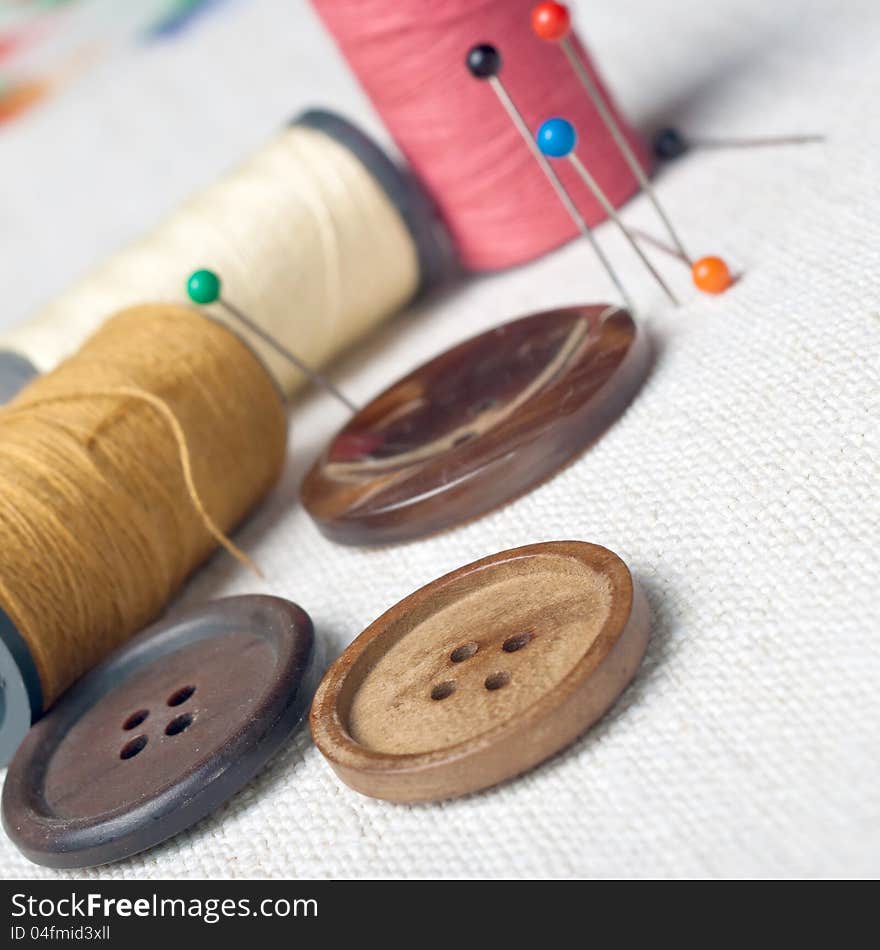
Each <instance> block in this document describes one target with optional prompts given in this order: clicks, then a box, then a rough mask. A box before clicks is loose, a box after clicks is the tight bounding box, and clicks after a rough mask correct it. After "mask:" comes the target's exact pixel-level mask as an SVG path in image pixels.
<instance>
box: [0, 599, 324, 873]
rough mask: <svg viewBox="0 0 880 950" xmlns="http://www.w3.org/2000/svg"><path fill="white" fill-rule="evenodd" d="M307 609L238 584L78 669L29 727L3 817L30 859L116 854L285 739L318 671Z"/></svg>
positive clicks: (234, 780) (204, 806)
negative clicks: (233, 591)
mask: <svg viewBox="0 0 880 950" xmlns="http://www.w3.org/2000/svg"><path fill="white" fill-rule="evenodd" d="M316 679H317V676H316V659H315V650H314V648H313V632H312V623H311V621H310V620H309V617H308V616H307V615H306V613H305V612H304V611H303V610H302V609H301V608H299V607H297V606H296V605H295V604H291V603H289V602H288V601H285V600H281V599H280V598H277V597H259V596H253V597H232V598H228V599H225V600H217V601H214V602H212V603H210V604H207V605H205V606H203V607H200V608H198V609H195V610H190V611H189V612H187V613H184V614H182V615H180V616H179V617H177V618H176V619H175V620H173V621H171V622H165V623H159V624H156V625H155V626H153V627H151V628H149V629H148V630H146V631H145V632H144V633H142V634H140V635H139V636H137V637H135V638H134V639H133V640H131V641H129V642H128V643H127V644H126V645H125V646H124V647H122V648H121V649H119V650H117V651H116V652H115V653H113V654H112V655H111V656H110V657H108V658H107V659H106V660H105V661H104V662H103V663H101V664H100V665H99V666H97V667H96V668H95V669H94V670H92V671H91V672H90V673H88V674H87V675H86V676H84V677H83V678H82V679H81V680H79V681H78V682H77V683H76V684H75V685H74V686H73V687H72V688H71V689H70V690H68V692H67V693H65V694H64V696H62V697H61V699H60V700H59V701H58V703H57V704H56V705H55V706H54V707H53V708H52V709H51V710H50V711H49V713H48V714H47V715H46V716H44V717H43V718H42V719H41V720H40V721H39V722H38V723H37V724H36V725H35V726H33V728H32V729H31V730H30V732H29V733H28V734H27V736H26V737H25V740H24V742H23V743H22V745H21V746H20V748H19V750H18V752H17V753H16V755H15V757H14V759H13V760H12V764H11V765H10V767H9V772H8V773H7V776H6V783H5V785H4V788H3V824H4V827H5V829H6V833H7V834H8V835H9V837H10V838H11V839H12V841H13V843H14V844H15V845H16V846H17V847H18V848H19V850H20V851H22V853H23V854H24V855H25V856H26V857H28V858H29V859H30V860H31V861H34V862H36V863H37V864H45V865H48V866H49V867H56V868H78V867H91V866H93V865H97V864H105V863H107V862H108V861H117V860H119V859H120V858H125V857H128V856H129V855H132V854H135V853H137V852H139V851H143V850H145V849H146V848H150V847H152V846H153V845H156V844H158V843H159V842H160V841H164V840H165V839H166V838H170V837H171V836H172V835H175V834H177V833H178V832H180V831H183V830H184V829H185V828H188V827H189V826H190V825H192V824H193V823H195V822H196V821H198V820H199V819H200V818H203V817H204V816H205V815H207V814H209V813H210V812H212V811H213V810H214V809H215V808H217V807H218V806H219V805H221V804H222V803H223V802H225V801H226V800H227V799H228V798H230V797H231V796H232V795H233V794H235V792H237V791H238V790H239V789H240V788H241V787H242V786H243V785H245V784H246V783H247V782H248V780H249V779H250V778H251V777H252V776H253V775H254V774H255V773H256V772H257V771H258V770H259V769H260V768H261V767H262V766H263V765H264V764H265V763H266V762H267V761H268V760H269V759H270V758H271V756H272V755H274V754H275V752H277V751H278V750H279V749H280V747H281V746H282V745H284V743H285V742H286V741H287V740H288V738H289V736H290V734H291V732H292V731H293V729H294V728H295V726H296V725H297V723H298V722H299V721H300V719H301V717H302V714H303V712H304V710H305V708H306V705H307V703H308V701H309V699H310V698H311V693H312V687H313V685H314V682H315V681H316Z"/></svg>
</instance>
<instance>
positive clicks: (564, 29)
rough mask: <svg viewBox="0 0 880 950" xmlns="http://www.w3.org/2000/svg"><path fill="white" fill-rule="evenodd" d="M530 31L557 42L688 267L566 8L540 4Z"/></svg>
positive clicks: (681, 244) (676, 235)
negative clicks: (587, 63) (575, 40)
mask: <svg viewBox="0 0 880 950" xmlns="http://www.w3.org/2000/svg"><path fill="white" fill-rule="evenodd" d="M532 29H533V30H534V32H535V34H536V35H537V36H538V37H540V38H541V39H542V40H547V41H549V42H554V43H559V46H560V48H561V49H562V52H563V53H564V54H565V58H566V59H567V60H568V62H569V65H570V66H571V68H572V69H573V70H574V73H575V75H576V76H577V78H578V80H579V82H580V84H581V85H582V86H583V87H584V89H585V90H586V93H587V95H588V96H589V97H590V99H591V101H592V103H593V105H594V106H595V107H596V110H597V112H598V113H599V117H600V118H601V119H602V122H603V123H604V124H605V127H606V128H607V129H608V131H609V132H610V133H611V137H612V138H613V139H614V142H615V144H616V145H617V147H618V149H619V150H620V153H621V155H623V158H624V160H625V161H626V163H627V165H629V167H630V169H631V170H632V173H633V174H634V175H635V176H636V180H637V181H638V183H639V187H640V188H641V189H642V191H643V192H644V193H645V194H646V195H647V196H648V199H649V200H650V202H651V204H653V205H654V208H655V210H656V211H657V214H658V215H659V217H660V219H661V221H662V222H663V224H664V226H665V227H666V230H667V231H668V232H669V237H670V238H671V240H672V243H673V244H674V245H675V246H676V248H677V249H678V251H679V253H680V254H681V256H682V257H683V258H684V259H685V260H686V261H687V262H688V263H689V264H690V263H691V257H690V255H689V254H688V253H687V251H686V250H685V249H684V244H683V243H682V241H681V238H680V237H679V236H678V232H677V231H676V230H675V228H674V227H673V226H672V222H671V221H670V220H669V217H668V216H667V214H666V212H665V211H664V210H663V206H662V205H661V204H660V200H659V198H658V197H657V193H656V191H655V190H654V187H653V185H652V184H651V181H650V179H649V178H648V176H647V174H646V173H645V170H644V168H642V163H641V162H640V161H639V160H638V158H637V157H636V154H635V152H634V151H633V150H632V146H631V145H630V144H629V142H628V141H627V140H626V136H625V135H624V134H623V130H622V129H621V128H620V125H619V123H618V122H617V119H615V118H614V115H613V114H612V112H611V110H610V109H609V108H608V106H607V104H606V102H605V100H604V99H603V98H602V94H601V93H600V92H599V87H598V86H597V85H596V83H595V81H594V80H593V77H592V76H591V75H590V74H589V72H588V71H587V69H586V68H585V67H584V64H583V63H582V62H581V60H580V58H579V57H578V55H577V53H576V52H575V50H574V46H573V45H572V42H571V15H570V14H569V12H568V8H567V7H566V6H565V5H564V4H561V3H539V4H538V6H536V7H535V8H534V10H533V11H532Z"/></svg>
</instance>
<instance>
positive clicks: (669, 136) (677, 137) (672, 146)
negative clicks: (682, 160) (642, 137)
mask: <svg viewBox="0 0 880 950" xmlns="http://www.w3.org/2000/svg"><path fill="white" fill-rule="evenodd" d="M687 150H688V143H687V141H686V139H685V137H684V136H683V135H682V134H681V132H679V131H678V129H671V128H670V129H661V130H660V131H659V132H658V133H657V134H656V135H655V136H654V154H655V155H656V156H657V158H666V159H672V158H679V157H680V156H682V155H684V153H685V152H686V151H687Z"/></svg>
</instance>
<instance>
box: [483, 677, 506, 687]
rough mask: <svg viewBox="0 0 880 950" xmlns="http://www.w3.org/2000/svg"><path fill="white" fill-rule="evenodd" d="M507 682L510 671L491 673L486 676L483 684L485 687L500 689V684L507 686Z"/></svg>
mask: <svg viewBox="0 0 880 950" xmlns="http://www.w3.org/2000/svg"><path fill="white" fill-rule="evenodd" d="M509 682H510V673H492V674H491V675H490V676H487V677H486V682H485V683H484V684H483V685H484V686H485V687H486V689H489V690H495V689H501V687H502V686H507V684H508V683H509Z"/></svg>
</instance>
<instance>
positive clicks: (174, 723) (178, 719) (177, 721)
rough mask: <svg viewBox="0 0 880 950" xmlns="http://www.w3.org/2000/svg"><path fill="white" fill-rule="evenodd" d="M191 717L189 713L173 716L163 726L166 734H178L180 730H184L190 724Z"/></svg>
mask: <svg viewBox="0 0 880 950" xmlns="http://www.w3.org/2000/svg"><path fill="white" fill-rule="evenodd" d="M192 721H193V717H192V716H191V715H190V714H189V713H182V714H181V715H180V716H175V717H174V719H172V720H171V722H169V723H168V725H167V726H166V727H165V735H166V736H179V735H180V733H181V732H186V730H187V729H189V727H190V726H191V725H192Z"/></svg>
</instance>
